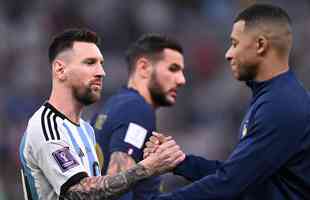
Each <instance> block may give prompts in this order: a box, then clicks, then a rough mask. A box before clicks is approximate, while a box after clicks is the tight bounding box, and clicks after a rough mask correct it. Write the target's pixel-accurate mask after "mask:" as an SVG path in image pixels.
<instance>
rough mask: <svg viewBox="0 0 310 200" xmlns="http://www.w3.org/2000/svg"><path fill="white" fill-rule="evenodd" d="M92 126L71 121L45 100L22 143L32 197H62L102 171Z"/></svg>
mask: <svg viewBox="0 0 310 200" xmlns="http://www.w3.org/2000/svg"><path fill="white" fill-rule="evenodd" d="M95 144H96V141H95V135H94V131H93V129H92V127H91V126H90V125H89V124H88V123H87V122H85V121H84V120H82V119H80V124H75V123H73V122H71V121H70V120H69V119H68V118H67V117H66V116H65V115H63V114H62V113H60V112H59V111H58V110H57V109H56V108H54V107H53V106H52V105H51V104H49V103H45V104H44V105H43V106H41V108H40V109H39V110H37V112H36V113H35V114H34V115H33V116H32V117H31V118H30V120H29V122H28V126H27V129H26V131H25V134H24V137H23V139H22V142H21V144H20V159H21V163H22V168H23V172H24V173H23V174H24V177H23V178H24V179H25V188H26V190H27V198H28V199H40V200H41V199H42V200H43V199H44V200H56V199H61V197H60V196H61V194H63V193H64V192H65V191H66V190H67V189H68V188H69V187H70V186H72V185H74V184H76V183H78V182H79V181H80V180H81V179H82V178H84V177H86V176H98V175H100V169H99V164H98V158H97V155H96V150H95Z"/></svg>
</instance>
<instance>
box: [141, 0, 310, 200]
mask: <svg viewBox="0 0 310 200" xmlns="http://www.w3.org/2000/svg"><path fill="white" fill-rule="evenodd" d="M292 39H293V38H292V27H291V20H290V17H289V16H288V14H287V13H286V12H285V11H284V10H283V9H281V8H279V7H276V6H272V5H264V4H261V5H260V4H257V5H253V6H251V7H249V8H247V9H245V10H244V11H243V12H241V13H240V14H239V15H238V16H237V18H236V19H235V21H234V25H233V29H232V33H231V46H230V48H229V49H228V51H227V52H226V59H227V60H228V61H229V62H230V65H231V69H232V73H233V76H234V77H235V78H236V79H237V80H239V81H245V82H246V84H247V86H248V87H249V88H250V89H251V90H252V93H253V97H252V100H251V102H250V107H249V109H248V111H247V113H246V115H245V117H244V120H243V121H242V124H241V127H240V141H239V143H238V144H237V146H236V148H235V149H234V151H233V152H232V153H231V155H230V156H229V158H228V159H227V160H226V161H223V162H221V161H212V160H206V159H204V158H200V157H196V156H187V157H186V159H185V161H184V162H182V163H181V165H179V166H178V167H177V169H176V170H175V173H176V174H179V175H182V176H184V177H186V178H188V179H189V180H191V181H195V182H194V183H192V184H190V185H188V186H186V187H184V188H181V189H179V190H177V191H175V192H172V193H169V194H166V195H163V196H160V197H154V198H153V199H156V200H157V199H160V200H164V199H167V200H168V199H169V200H176V199H178V200H185V199H191V200H198V199H199V200H200V199H201V200H202V199H204V200H207V199H212V200H215V199H245V200H262V199H268V200H279V199H294V200H301V199H310V178H309V177H310V98H309V96H308V95H307V92H306V90H305V89H304V88H303V86H302V85H301V84H300V82H299V81H298V79H297V78H296V76H295V75H294V73H293V71H292V70H291V69H290V68H289V54H290V50H291V47H292ZM160 138H161V137H159V135H157V139H158V140H154V138H152V141H157V142H161V141H160V140H161V139H160ZM150 144H152V145H153V147H152V148H151V146H150V148H147V149H146V150H145V151H146V154H148V153H150V152H152V151H153V150H155V149H156V143H154V142H151V143H148V144H147V146H149V145H150ZM154 145H155V146H154ZM154 147H155V149H154Z"/></svg>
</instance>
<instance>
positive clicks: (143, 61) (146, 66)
mask: <svg viewBox="0 0 310 200" xmlns="http://www.w3.org/2000/svg"><path fill="white" fill-rule="evenodd" d="M136 72H137V73H138V74H139V76H140V77H142V78H148V77H149V76H150V75H151V72H152V65H151V62H150V61H149V60H148V59H147V58H145V57H141V58H139V59H138V60H137V62H136Z"/></svg>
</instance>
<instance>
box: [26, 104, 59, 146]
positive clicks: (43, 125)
mask: <svg viewBox="0 0 310 200" xmlns="http://www.w3.org/2000/svg"><path fill="white" fill-rule="evenodd" d="M62 123H63V118H62V116H60V115H58V114H57V113H55V112H54V111H53V110H52V109H51V108H49V107H47V106H44V105H43V106H41V107H40V108H39V109H38V110H37V111H36V112H35V113H34V114H33V115H32V117H31V118H30V119H29V121H28V125H27V129H26V134H27V137H28V138H29V139H32V140H35V141H40V142H43V143H44V142H48V141H53V140H60V139H61V134H60V132H61V131H60V126H62Z"/></svg>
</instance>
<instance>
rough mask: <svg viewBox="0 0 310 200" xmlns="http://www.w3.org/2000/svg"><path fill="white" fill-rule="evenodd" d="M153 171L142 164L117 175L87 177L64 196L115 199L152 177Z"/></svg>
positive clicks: (74, 199) (79, 199) (69, 199)
mask: <svg viewBox="0 0 310 200" xmlns="http://www.w3.org/2000/svg"><path fill="white" fill-rule="evenodd" d="M150 174H151V173H150V172H149V171H148V170H147V169H146V168H145V167H143V166H142V165H140V164H137V165H135V166H134V167H133V168H131V169H129V170H127V171H125V172H121V173H118V174H117V175H115V176H109V175H107V176H99V177H87V178H84V179H82V180H81V181H80V183H79V184H76V185H74V186H72V187H70V188H69V190H68V191H67V192H66V193H65V195H64V196H62V198H63V199H65V200H84V199H85V200H86V199H87V200H97V199H100V200H113V199H116V198H118V197H119V196H120V195H122V194H123V193H125V192H127V191H128V190H129V189H130V187H131V186H132V185H134V184H135V183H137V182H138V181H140V180H142V179H145V178H148V177H150V176H151V175H150Z"/></svg>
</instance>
